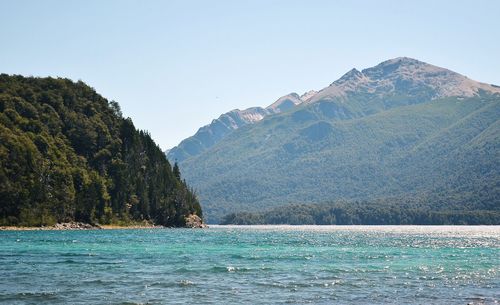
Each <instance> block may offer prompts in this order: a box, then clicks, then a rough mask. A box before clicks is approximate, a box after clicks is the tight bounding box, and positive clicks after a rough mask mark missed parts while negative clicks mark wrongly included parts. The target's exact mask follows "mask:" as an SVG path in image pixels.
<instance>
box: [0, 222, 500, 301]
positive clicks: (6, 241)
mask: <svg viewBox="0 0 500 305" xmlns="http://www.w3.org/2000/svg"><path fill="white" fill-rule="evenodd" d="M498 300H500V227H489V226H480V227H466V226H457V227H446V226H441V227H430V226H427V227H423V226H248V227H247V226H245V227H230V226H212V227H211V228H210V229H206V230H193V229H138V230H91V231H2V232H0V304H190V303H196V304H332V303H333V304H335V303H338V304H467V303H478V304H497V303H498Z"/></svg>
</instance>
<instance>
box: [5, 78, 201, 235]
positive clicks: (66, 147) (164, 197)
mask: <svg viewBox="0 0 500 305" xmlns="http://www.w3.org/2000/svg"><path fill="white" fill-rule="evenodd" d="M0 163H1V166H0V225H23V226H40V225H51V224H54V223H56V222H68V221H81V222H86V223H100V224H109V223H129V222H133V221H143V220H146V221H151V222H153V223H155V224H160V225H166V226H183V225H184V224H185V217H186V216H188V215H190V214H197V215H199V216H202V214H201V208H200V205H199V203H198V201H197V199H196V197H195V195H194V193H193V192H192V191H191V190H190V189H189V187H188V186H187V184H186V183H185V182H184V181H182V180H181V177H180V173H179V170H178V168H176V167H174V168H172V167H171V166H170V164H169V162H168V161H167V159H166V158H165V155H164V154H163V152H162V151H161V150H160V148H159V147H158V146H157V145H156V144H155V143H154V141H153V140H152V139H151V137H150V135H149V134H148V133H147V132H144V131H139V130H137V129H136V128H135V127H134V124H133V123H132V120H131V119H129V118H127V119H125V118H123V117H122V114H121V111H120V107H119V105H118V104H117V103H116V102H114V101H111V102H109V101H108V100H106V99H105V98H103V97H101V96H100V95H99V94H97V93H96V92H95V91H94V89H92V88H90V87H89V86H87V85H86V84H84V83H83V82H81V81H79V82H76V83H75V82H72V81H70V80H68V79H54V78H33V77H22V76H9V75H5V74H2V75H0Z"/></svg>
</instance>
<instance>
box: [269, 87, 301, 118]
mask: <svg viewBox="0 0 500 305" xmlns="http://www.w3.org/2000/svg"><path fill="white" fill-rule="evenodd" d="M302 102H303V100H302V99H301V98H300V96H299V95H298V94H297V93H295V92H292V93H290V94H287V95H285V96H282V97H280V98H279V99H278V100H277V101H276V102H274V103H272V104H271V105H269V106H268V107H266V110H268V111H270V112H271V113H281V112H284V111H287V110H290V109H292V108H293V107H295V106H296V105H299V104H301V103H302Z"/></svg>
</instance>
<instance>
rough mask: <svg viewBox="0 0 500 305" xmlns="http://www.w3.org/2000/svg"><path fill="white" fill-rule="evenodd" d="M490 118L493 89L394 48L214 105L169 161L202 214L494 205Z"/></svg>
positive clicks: (497, 139)
mask: <svg viewBox="0 0 500 305" xmlns="http://www.w3.org/2000/svg"><path fill="white" fill-rule="evenodd" d="M498 118H500V87H498V86H494V85H489V84H484V83H480V82H476V81H473V80H471V79H469V78H467V77H465V76H463V75H460V74H458V73H456V72H453V71H450V70H447V69H444V68H440V67H436V66H433V65H430V64H427V63H424V62H421V61H418V60H415V59H411V58H404V57H403V58H396V59H391V60H388V61H385V62H382V63H380V64H379V65H377V66H375V67H372V68H368V69H364V70H362V71H358V70H356V69H352V70H351V71H349V72H348V73H346V74H345V75H344V76H342V77H341V78H340V79H338V80H337V81H335V82H333V83H332V84H331V85H330V86H328V87H326V88H324V89H322V90H320V91H319V92H314V91H312V92H308V93H306V94H304V95H302V96H299V95H297V94H294V93H292V94H289V95H286V96H284V97H282V98H280V99H278V100H277V101H276V102H275V103H273V104H272V105H270V106H269V107H267V108H265V109H264V108H260V107H255V108H250V109H246V110H243V111H240V110H233V111H231V112H228V113H226V114H223V115H222V116H220V117H219V118H218V119H217V120H214V121H213V122H212V123H211V124H209V125H207V126H204V127H202V128H200V130H199V131H198V132H197V133H196V134H195V135H194V136H193V137H190V138H188V139H186V140H184V141H182V142H181V143H180V144H179V145H178V146H177V147H175V148H173V149H172V150H170V151H169V153H168V158H169V159H170V160H171V161H175V160H177V161H178V162H179V164H180V167H181V169H182V170H183V174H184V178H186V180H187V181H188V182H189V183H190V184H191V185H193V187H194V188H195V189H196V190H197V191H198V194H199V197H200V199H201V203H202V205H203V207H204V214H205V216H206V217H207V220H208V221H210V222H218V221H219V220H220V219H221V217H222V216H223V215H225V214H227V213H229V212H236V211H262V210H264V209H268V208H271V207H275V206H280V205H284V204H287V203H321V202H331V201H335V200H339V199H347V200H354V199H363V200H374V199H377V200H379V199H381V198H388V197H392V198H394V197H398V196H403V197H408V196H411V197H414V198H427V199H422V200H419V202H427V203H428V204H435V205H434V208H436V209H461V210H478V209H480V210H499V209H500V207H499V206H500V199H499V198H500V187H499V185H500V179H499V177H500V165H499V160H500V158H499V157H500V156H499V153H498V152H499V144H500V136H499V135H500V121H499V120H498ZM429 198H432V199H429ZM430 201H432V203H431V202H430Z"/></svg>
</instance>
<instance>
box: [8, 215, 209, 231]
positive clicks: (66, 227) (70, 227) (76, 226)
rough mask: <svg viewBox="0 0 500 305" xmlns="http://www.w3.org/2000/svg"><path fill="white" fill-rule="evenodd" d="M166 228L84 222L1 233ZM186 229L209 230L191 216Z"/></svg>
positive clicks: (21, 228)
mask: <svg viewBox="0 0 500 305" xmlns="http://www.w3.org/2000/svg"><path fill="white" fill-rule="evenodd" d="M158 228H165V227H163V226H158V225H154V224H152V223H150V222H146V221H145V222H143V223H135V224H132V225H98V224H94V225H92V224H89V223H84V222H63V223H56V224H55V225H53V226H42V227H22V226H20V227H16V226H3V227H0V231H32V230H33V231H34V230H101V229H104V230H116V229H158ZM186 228H208V226H207V225H206V224H204V223H203V220H202V219H201V218H200V217H199V216H197V215H194V214H192V215H189V216H188V217H186Z"/></svg>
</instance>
